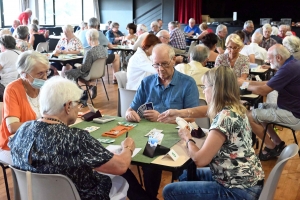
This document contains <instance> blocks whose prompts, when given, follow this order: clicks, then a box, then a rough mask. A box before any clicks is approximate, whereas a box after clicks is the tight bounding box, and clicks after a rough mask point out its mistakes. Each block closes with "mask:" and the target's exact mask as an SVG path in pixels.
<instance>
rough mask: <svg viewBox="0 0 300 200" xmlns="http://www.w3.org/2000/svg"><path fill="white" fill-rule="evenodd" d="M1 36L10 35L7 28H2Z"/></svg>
mask: <svg viewBox="0 0 300 200" xmlns="http://www.w3.org/2000/svg"><path fill="white" fill-rule="evenodd" d="M2 35H12V34H11V32H10V30H9V29H8V28H4V29H2V30H1V31H0V36H2Z"/></svg>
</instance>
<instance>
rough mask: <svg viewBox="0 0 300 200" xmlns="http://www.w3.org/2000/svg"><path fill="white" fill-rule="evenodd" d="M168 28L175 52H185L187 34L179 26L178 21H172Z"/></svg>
mask: <svg viewBox="0 0 300 200" xmlns="http://www.w3.org/2000/svg"><path fill="white" fill-rule="evenodd" d="M168 29H169V33H170V45H171V46H172V47H173V48H174V51H175V54H184V53H185V51H186V50H185V48H186V43H185V36H184V34H183V33H182V31H180V29H179V28H178V27H177V23H176V22H174V21H173V22H170V23H169V24H168Z"/></svg>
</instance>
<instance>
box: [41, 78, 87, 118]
mask: <svg viewBox="0 0 300 200" xmlns="http://www.w3.org/2000/svg"><path fill="white" fill-rule="evenodd" d="M82 93H83V90H81V89H80V88H79V87H78V86H77V85H76V83H75V82H73V81H71V80H68V79H66V78H63V77H61V76H54V77H52V78H50V79H48V80H47V81H46V82H45V84H44V85H43V87H42V88H41V90H40V96H39V104H40V113H41V115H43V114H48V115H57V114H59V113H60V112H61V111H62V110H63V109H64V104H65V103H67V102H68V101H78V100H79V99H80V98H81V96H82Z"/></svg>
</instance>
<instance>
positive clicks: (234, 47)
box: [215, 34, 250, 80]
mask: <svg viewBox="0 0 300 200" xmlns="http://www.w3.org/2000/svg"><path fill="white" fill-rule="evenodd" d="M226 47H227V50H228V53H224V54H219V55H218V57H217V59H216V63H215V67H220V66H225V67H230V68H231V69H232V70H233V71H234V73H235V75H236V77H238V78H241V79H242V80H246V79H247V77H248V75H249V65H250V61H249V57H248V56H245V55H242V54H240V51H241V49H243V47H244V43H243V40H241V38H240V36H238V35H237V34H230V35H229V36H228V37H227V38H226Z"/></svg>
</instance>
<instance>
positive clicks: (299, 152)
mask: <svg viewBox="0 0 300 200" xmlns="http://www.w3.org/2000/svg"><path fill="white" fill-rule="evenodd" d="M291 130H292V132H293V136H294V140H295V143H296V144H297V145H298V141H297V138H296V135H295V130H293V129H291ZM298 146H299V145H298ZM298 154H299V157H300V150H299V151H298Z"/></svg>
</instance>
